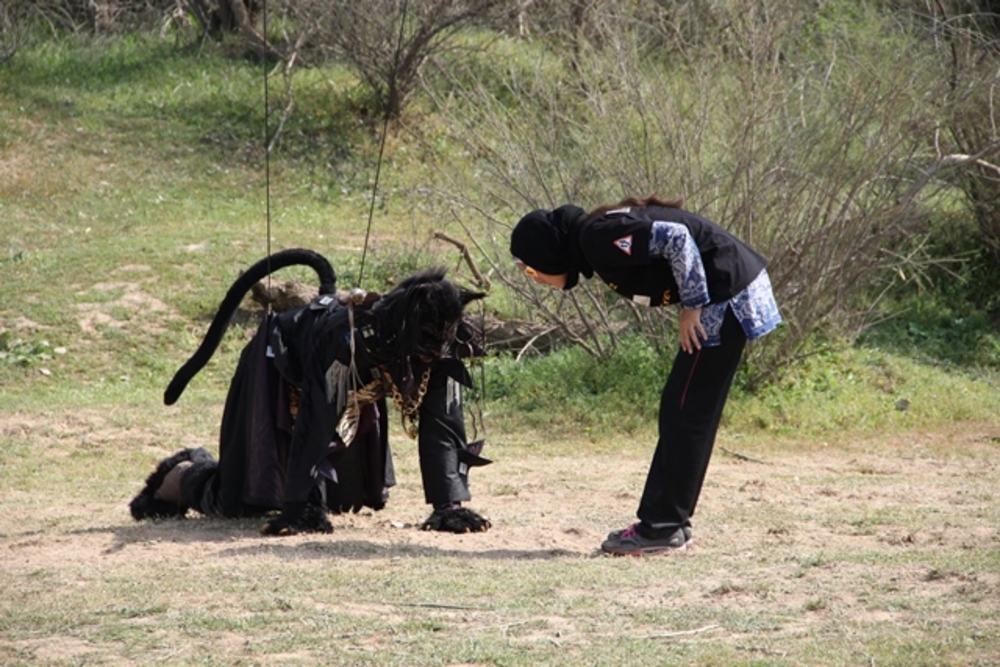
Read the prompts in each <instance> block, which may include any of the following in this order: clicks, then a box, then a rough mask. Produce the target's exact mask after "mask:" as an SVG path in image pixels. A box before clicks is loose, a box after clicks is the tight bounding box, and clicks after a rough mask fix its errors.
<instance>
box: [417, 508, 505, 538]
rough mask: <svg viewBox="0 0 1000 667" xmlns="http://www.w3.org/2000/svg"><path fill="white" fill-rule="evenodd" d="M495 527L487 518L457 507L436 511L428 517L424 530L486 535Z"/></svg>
mask: <svg viewBox="0 0 1000 667" xmlns="http://www.w3.org/2000/svg"><path fill="white" fill-rule="evenodd" d="M492 526H493V524H492V523H490V520H489V519H487V518H486V517H484V516H482V515H479V514H476V513H475V512H473V511H472V510H470V509H466V508H464V507H456V508H454V509H445V510H434V513H433V514H431V515H430V516H429V517H427V520H426V521H424V523H423V525H421V526H420V528H421V529H423V530H436V531H439V532H442V533H485V532H486V531H487V530H489V529H490V528H491V527H492Z"/></svg>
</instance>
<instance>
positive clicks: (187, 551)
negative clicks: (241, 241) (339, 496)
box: [0, 403, 1000, 666]
mask: <svg viewBox="0 0 1000 667" xmlns="http://www.w3.org/2000/svg"><path fill="white" fill-rule="evenodd" d="M152 412H154V413H155V414H151V411H150V410H149V409H148V408H143V407H141V406H139V407H125V406H120V407H115V408H109V409H107V410H79V411H70V412H67V413H63V414H31V413H19V414H6V415H4V416H3V417H2V421H0V433H2V436H0V451H2V452H3V454H2V455H0V471H2V472H0V477H2V484H0V503H2V505H3V506H4V507H5V508H7V520H6V522H5V525H4V527H3V530H2V531H0V558H2V559H3V566H2V568H0V585H2V587H3V590H4V595H3V602H2V603H0V628H2V629H3V632H2V633H0V636H2V639H0V661H2V662H3V663H4V664H10V665H19V664H23V665H28V664H31V665H37V664H47V665H64V664H65V665H70V664H107V665H119V664H122V665H124V664H152V663H170V664H227V665H228V664H266V665H278V664H344V665H355V664H373V665H389V664H407V665H413V664H420V665H437V664H440V665H458V664H469V665H473V664H474V665H492V664H504V665H538V664H551V665H575V664H602V665H618V664H637V665H638V664H648V665H660V664H716V665H749V664H789V665H793V664H796V665H798V664H809V665H843V664H862V665H867V664H876V665H907V666H909V665H920V664H925V665H977V664H978V665H988V664H995V662H994V660H995V656H996V655H997V654H998V652H1000V640H998V637H1000V632H998V631H1000V622H998V620H997V619H998V618H1000V616H998V614H1000V602H998V601H1000V533H998V526H1000V513H998V502H997V495H996V479H997V476H998V469H1000V451H998V446H997V440H998V435H1000V427H998V425H996V424H985V425H979V426H963V427H961V428H956V429H954V430H953V431H948V432H934V433H911V434H908V435H906V436H904V437H900V438H896V439H872V440H866V441H851V442H842V443H838V444H837V445H836V446H826V445H823V444H822V443H816V442H782V443H769V444H764V443H758V442H752V441H749V440H747V439H745V438H739V439H734V438H731V437H729V436H727V434H723V435H722V438H721V440H720V446H721V447H723V448H725V450H728V452H730V453H727V452H726V451H722V450H721V449H720V450H719V451H718V452H717V454H716V457H715V459H714V461H713V464H712V468H711V470H710V472H709V477H708V480H707V484H706V489H705V492H704V494H703V498H702V503H701V506H700V508H699V513H698V516H697V522H696V524H695V534H696V544H695V547H694V548H693V549H692V550H690V551H689V552H687V553H682V554H673V555H670V556H666V557H658V558H649V559H629V558H625V559H616V558H607V557H603V556H600V555H599V554H598V551H597V547H598V545H599V543H600V541H601V539H602V538H603V535H604V534H605V532H606V531H607V530H610V529H612V528H615V527H620V526H621V525H624V524H625V523H626V522H628V521H629V520H630V517H631V514H632V512H633V510H634V508H635V505H636V503H637V496H638V492H639V490H640V489H641V483H642V479H643V476H644V471H645V466H646V463H647V458H648V456H649V453H650V451H649V450H650V448H651V445H650V444H648V443H644V442H637V443H634V444H630V445H628V446H623V447H619V448H618V449H619V450H620V451H619V452H618V453H616V454H615V453H605V454H600V455H594V454H591V453H589V452H588V445H587V444H585V443H581V442H573V441H566V442H562V443H558V444H556V445H554V446H553V448H552V449H548V450H543V449H541V448H539V447H537V446H535V445H531V444H528V441H530V440H532V434H523V435H521V436H512V435H507V434H504V435H500V436H496V437H492V438H491V439H490V440H491V445H492V449H491V451H490V452H489V454H491V455H492V456H494V457H495V458H496V460H497V462H496V463H495V464H494V465H492V466H489V467H487V468H484V469H480V470H477V471H476V472H475V476H474V479H473V482H474V493H475V502H474V503H473V504H474V506H475V507H477V508H478V509H480V510H483V511H485V512H486V513H487V514H489V515H490V516H491V518H492V519H493V521H494V523H495V527H494V529H493V530H492V531H490V532H489V533H486V534H477V535H466V536H454V535H442V534H436V533H425V532H422V531H420V530H418V529H417V528H416V527H415V525H416V524H419V522H420V521H421V520H422V519H423V518H424V517H425V515H426V513H427V509H426V507H425V506H424V505H423V502H422V494H421V489H420V484H419V474H418V472H417V470H416V461H415V448H414V447H413V446H412V445H411V444H410V443H409V442H408V441H406V440H401V439H399V438H396V449H397V464H398V467H399V471H398V472H399V477H400V481H401V484H400V485H399V486H398V487H397V488H396V489H395V490H394V491H393V497H392V499H391V501H390V504H389V506H388V507H387V509H386V510H384V511H382V512H378V513H371V512H363V513H361V514H358V515H351V516H342V517H334V524H335V526H336V531H335V532H334V534H333V535H329V536H328V535H304V536H295V537H291V538H284V539H275V538H269V539H265V538H262V537H260V536H258V534H257V527H258V526H257V524H258V522H256V521H251V520H238V521H216V520H208V519H204V518H190V519H188V520H184V521H164V522H153V523H141V524H137V523H134V522H132V521H131V519H130V518H129V516H128V513H127V508H126V504H127V502H128V500H129V498H130V497H131V495H132V494H133V493H135V492H136V491H137V490H138V487H139V486H140V485H141V481H142V478H143V477H144V476H145V474H147V472H148V471H149V470H150V469H151V467H152V465H153V464H154V462H155V461H156V459H157V458H158V457H160V456H163V455H165V454H167V453H169V452H170V449H171V448H172V447H173V446H174V445H169V446H166V445H164V444H163V438H164V435H163V434H165V433H171V434H177V433H182V434H184V435H183V438H182V439H183V440H185V441H184V442H179V443H176V444H178V445H187V446H191V445H195V444H203V442H202V443H200V442H199V441H204V440H208V439H210V438H211V437H212V433H213V432H214V420H215V419H217V417H218V409H217V405H214V404H212V403H210V404H209V406H208V407H199V406H198V405H196V404H189V405H187V406H185V407H184V408H182V409H170V410H167V409H157V410H154V411H152ZM737 443H738V444H737ZM598 444H599V447H598V449H599V450H600V451H604V452H610V451H614V450H615V447H614V446H613V445H610V444H608V443H598ZM732 452H736V453H738V454H744V455H748V456H750V457H752V458H754V459H758V460H760V461H762V462H756V461H747V460H745V459H742V458H738V457H736V456H733V455H732Z"/></svg>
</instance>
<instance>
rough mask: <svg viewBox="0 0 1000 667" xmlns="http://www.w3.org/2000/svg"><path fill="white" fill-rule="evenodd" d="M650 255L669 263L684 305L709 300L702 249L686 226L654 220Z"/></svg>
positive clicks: (695, 304)
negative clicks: (700, 249) (702, 261)
mask: <svg viewBox="0 0 1000 667" xmlns="http://www.w3.org/2000/svg"><path fill="white" fill-rule="evenodd" d="M649 254H650V256H651V257H662V258H664V259H665V260H667V261H668V262H669V263H670V270H671V271H672V272H673V274H674V280H676V281H677V287H678V289H679V290H680V299H681V304H682V305H683V306H684V307H685V308H700V307H702V306H704V305H707V304H708V303H709V302H710V301H711V298H710V297H709V295H708V280H707V279H706V278H705V267H704V265H702V263H701V252H700V251H699V250H698V246H697V244H695V242H694V237H692V236H691V232H689V231H688V228H687V227H685V226H684V225H682V224H679V223H676V222H654V223H653V233H652V234H651V235H650V237H649Z"/></svg>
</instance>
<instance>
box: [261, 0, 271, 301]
mask: <svg viewBox="0 0 1000 667" xmlns="http://www.w3.org/2000/svg"><path fill="white" fill-rule="evenodd" d="M261 20H262V22H263V30H264V44H267V0H263V2H262V3H261ZM261 60H262V61H263V65H264V211H265V217H266V218H267V225H266V229H267V240H266V243H265V246H266V249H267V293H268V296H269V297H270V295H271V144H270V135H271V128H270V127H269V119H270V107H271V104H270V99H269V97H270V89H269V87H268V82H267V79H268V71H267V51H266V50H265V51H264V53H262V54H261ZM267 312H268V314H270V313H271V299H270V298H268V300H267Z"/></svg>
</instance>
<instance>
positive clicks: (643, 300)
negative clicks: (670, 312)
mask: <svg viewBox="0 0 1000 667" xmlns="http://www.w3.org/2000/svg"><path fill="white" fill-rule="evenodd" d="M632 301H634V302H635V303H637V304H639V305H640V306H648V305H649V304H650V303H652V299H650V298H649V297H648V296H646V295H645V294H633V295H632Z"/></svg>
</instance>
